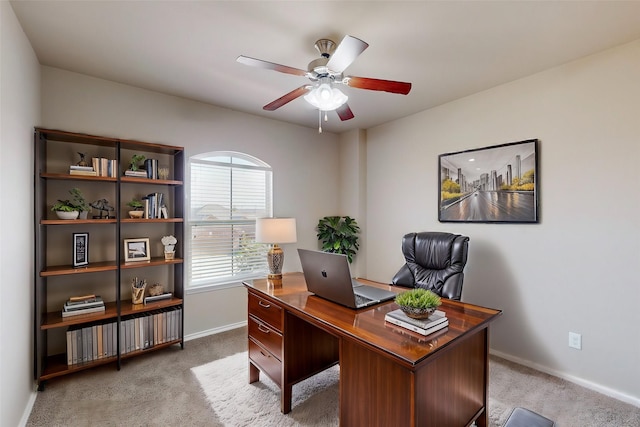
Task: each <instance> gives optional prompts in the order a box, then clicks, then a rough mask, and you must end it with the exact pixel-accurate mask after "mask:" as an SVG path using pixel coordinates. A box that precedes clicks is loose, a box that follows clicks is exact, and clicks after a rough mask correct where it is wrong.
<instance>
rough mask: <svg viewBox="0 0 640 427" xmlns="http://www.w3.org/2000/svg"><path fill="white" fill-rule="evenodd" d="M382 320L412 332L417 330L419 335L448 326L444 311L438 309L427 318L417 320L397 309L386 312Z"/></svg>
mask: <svg viewBox="0 0 640 427" xmlns="http://www.w3.org/2000/svg"><path fill="white" fill-rule="evenodd" d="M384 320H386V321H387V322H389V323H392V324H394V325H396V326H401V327H403V328H406V329H409V330H411V331H413V332H417V333H419V334H421V335H429V334H432V333H434V332H436V331H439V330H440V329H443V328H446V327H447V326H449V319H447V316H446V314H445V312H444V311H440V310H436V311H435V312H434V313H433V314H432V315H431V316H429V318H427V319H424V320H419V319H412V318H411V317H409V316H407V315H406V314H404V312H403V311H402V310H400V309H398V310H394V311H390V312H389V313H387V314H386V315H385V317H384Z"/></svg>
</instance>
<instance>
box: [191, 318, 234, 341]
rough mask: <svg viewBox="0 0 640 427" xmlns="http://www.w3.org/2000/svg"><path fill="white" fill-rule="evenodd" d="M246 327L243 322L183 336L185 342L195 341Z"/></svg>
mask: <svg viewBox="0 0 640 427" xmlns="http://www.w3.org/2000/svg"><path fill="white" fill-rule="evenodd" d="M243 326H247V321H246V320H244V321H242V322H238V323H232V324H230V325H224V326H221V327H219V328H213V329H207V330H206V331H200V332H196V333H195V334H189V335H185V336H184V340H185V341H190V340H195V339H197V338H203V337H207V336H209V335H214V334H219V333H221V332H226V331H231V330H232V329H238V328H242V327H243Z"/></svg>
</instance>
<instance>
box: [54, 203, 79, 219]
mask: <svg viewBox="0 0 640 427" xmlns="http://www.w3.org/2000/svg"><path fill="white" fill-rule="evenodd" d="M51 210H52V211H53V212H55V213H56V215H57V216H58V218H60V219H76V218H78V215H79V214H80V208H79V207H78V206H76V205H75V204H74V203H73V202H71V201H70V200H60V199H58V201H57V202H56V203H55V204H54V205H53V207H52V208H51Z"/></svg>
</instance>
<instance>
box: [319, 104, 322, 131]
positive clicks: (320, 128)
mask: <svg viewBox="0 0 640 427" xmlns="http://www.w3.org/2000/svg"><path fill="white" fill-rule="evenodd" d="M318 133H322V110H318Z"/></svg>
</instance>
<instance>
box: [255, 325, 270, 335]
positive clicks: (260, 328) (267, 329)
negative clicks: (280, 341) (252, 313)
mask: <svg viewBox="0 0 640 427" xmlns="http://www.w3.org/2000/svg"><path fill="white" fill-rule="evenodd" d="M258 330H259V331H260V332H264V333H265V334H268V333H269V332H270V331H269V328H267V327H266V326H263V325H261V324H259V323H258Z"/></svg>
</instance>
